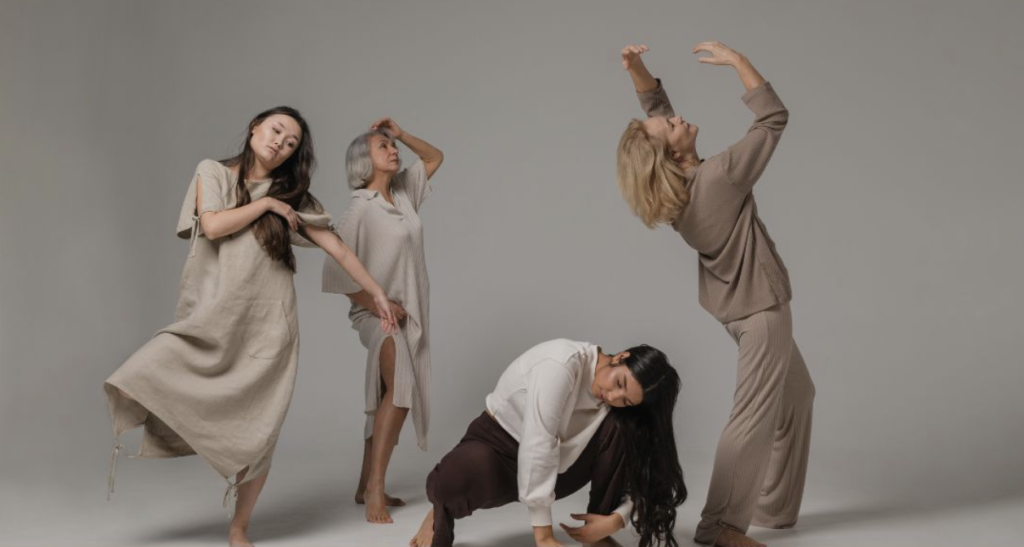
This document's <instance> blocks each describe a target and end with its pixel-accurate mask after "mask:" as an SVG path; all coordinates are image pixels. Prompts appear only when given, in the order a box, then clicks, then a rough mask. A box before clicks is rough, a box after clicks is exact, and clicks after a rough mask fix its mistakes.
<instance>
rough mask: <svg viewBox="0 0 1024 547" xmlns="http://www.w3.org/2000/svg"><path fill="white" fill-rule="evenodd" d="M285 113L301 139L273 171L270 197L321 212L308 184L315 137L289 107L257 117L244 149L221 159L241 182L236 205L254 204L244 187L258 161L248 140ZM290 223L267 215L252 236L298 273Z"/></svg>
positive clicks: (313, 165)
mask: <svg viewBox="0 0 1024 547" xmlns="http://www.w3.org/2000/svg"><path fill="white" fill-rule="evenodd" d="M275 114H283V115H285V116H288V117H290V118H292V119H293V120H295V122H296V123H298V124H299V128H300V129H302V138H301V139H299V148H298V149H297V150H296V151H295V152H293V153H292V155H291V156H289V157H288V159H287V160H286V161H285V162H284V163H282V164H281V165H279V166H278V167H277V169H274V170H273V171H271V172H270V178H271V180H272V181H273V182H271V184H270V189H269V190H267V196H269V197H272V198H274V199H277V200H280V201H283V202H285V203H287V204H288V205H289V206H291V208H292V209H295V210H296V211H298V210H300V209H302V208H303V207H306V208H312V209H313V210H315V211H317V212H320V211H323V207H322V206H321V205H320V202H319V201H317V199H316V198H315V197H313V195H312V194H310V193H309V182H310V179H312V177H313V170H314V169H316V154H315V153H314V152H313V134H312V133H310V132H309V124H307V123H306V119H305V118H303V117H302V114H299V111H298V110H295V109H294V108H292V107H290V106H278V107H275V108H271V109H269V110H264V111H263V112H260V113H259V114H257V115H256V117H255V118H253V119H252V121H250V122H249V128H248V129H247V130H246V132H245V141H244V142H243V143H242V150H241V151H240V152H239V153H238V154H237V155H236V156H234V157H231V158H228V159H225V160H221V163H223V164H224V165H226V166H228V167H237V168H238V183H237V184H236V186H235V206H236V207H241V206H243V205H247V204H248V203H249V202H251V201H252V198H251V196H249V190H248V188H246V187H245V181H246V179H247V178H249V173H251V172H252V170H253V166H254V165H255V162H256V154H255V152H253V151H252V146H251V145H250V144H249V141H250V140H251V139H252V131H253V130H254V129H256V126H258V125H259V124H261V123H263V120H266V119H267V118H269V117H270V116H273V115H275ZM288 230H289V228H288V222H287V221H286V220H285V219H284V218H282V217H281V216H279V215H276V214H274V213H270V212H267V213H264V214H263V215H262V216H260V217H259V218H257V219H256V220H255V221H253V223H252V231H253V235H255V236H256V241H259V243H260V245H261V246H262V247H263V249H264V250H266V251H267V254H268V255H270V258H272V259H274V260H280V261H281V262H283V263H284V265H285V266H286V267H287V268H288V269H289V270H291V271H293V272H294V271H295V253H293V252H292V244H291V235H290V234H289V233H288Z"/></svg>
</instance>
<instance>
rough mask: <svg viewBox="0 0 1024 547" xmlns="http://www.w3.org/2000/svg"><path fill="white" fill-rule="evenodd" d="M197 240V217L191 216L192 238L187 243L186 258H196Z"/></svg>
mask: <svg viewBox="0 0 1024 547" xmlns="http://www.w3.org/2000/svg"><path fill="white" fill-rule="evenodd" d="M197 239H199V216H198V215H192V237H191V238H190V239H189V242H188V257H189V258H192V257H194V256H196V240H197Z"/></svg>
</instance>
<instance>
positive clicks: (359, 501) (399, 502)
mask: <svg viewBox="0 0 1024 547" xmlns="http://www.w3.org/2000/svg"><path fill="white" fill-rule="evenodd" d="M384 501H385V505H387V506H388V507H402V506H404V505H405V500H403V499H402V498H393V497H391V496H389V495H388V494H387V492H385V493H384ZM365 503H366V496H365V491H364V490H360V491H359V492H356V505H363V504H365Z"/></svg>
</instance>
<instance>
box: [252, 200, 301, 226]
mask: <svg viewBox="0 0 1024 547" xmlns="http://www.w3.org/2000/svg"><path fill="white" fill-rule="evenodd" d="M260 201H263V202H264V204H265V206H266V208H267V212H269V213H274V214H275V215H278V216H280V217H281V218H283V219H284V220H285V222H287V223H288V227H290V228H291V229H292V231H293V232H297V231H299V224H302V219H300V218H299V214H298V213H296V212H295V209H292V206H291V205H288V204H287V203H285V202H283V201H281V200H279V199H274V198H272V197H269V196H268V197H262V198H260Z"/></svg>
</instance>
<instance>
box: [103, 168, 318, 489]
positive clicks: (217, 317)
mask: <svg viewBox="0 0 1024 547" xmlns="http://www.w3.org/2000/svg"><path fill="white" fill-rule="evenodd" d="M199 176H202V181H203V203H202V204H201V205H202V209H201V211H199V213H203V212H209V211H223V210H226V209H231V208H233V207H234V206H235V185H236V182H237V176H236V175H235V173H234V172H233V171H231V170H230V169H228V168H227V167H225V166H224V165H222V164H221V163H219V162H217V161H213V160H203V161H202V162H201V163H200V164H199V166H198V167H197V168H196V174H195V175H194V176H193V177H192V182H191V184H190V185H189V188H188V194H187V195H186V196H185V202H184V204H183V206H182V210H181V216H180V218H179V220H178V230H177V233H178V236H179V237H182V238H191V243H190V247H189V256H188V260H187V261H186V262H185V269H184V271H183V272H182V276H181V288H180V291H181V292H180V296H179V299H178V306H177V310H176V312H175V322H174V323H173V324H172V325H170V326H168V327H166V328H164V329H161V330H160V331H159V332H157V333H156V335H155V336H154V337H153V338H152V339H151V340H150V341H149V342H147V343H146V344H145V345H144V346H142V348H140V349H139V350H138V351H136V352H135V353H134V354H133V355H132V356H131V357H129V358H128V360H127V361H126V362H125V363H124V364H123V365H121V367H120V368H119V369H117V371H116V372H114V374H112V375H111V376H110V378H108V379H107V381H106V382H105V383H104V386H103V387H104V390H105V391H106V394H107V401H108V404H109V407H110V415H111V417H112V419H113V422H114V437H115V441H114V451H113V453H112V454H111V464H110V467H111V469H110V484H109V486H110V491H111V492H113V489H114V474H115V471H116V464H117V456H118V452H119V451H120V450H121V449H122V448H123V447H122V446H121V445H120V443H119V442H118V438H119V436H120V435H121V433H123V432H125V431H127V430H129V429H132V428H135V427H138V426H143V427H144V428H145V431H144V436H143V441H142V445H141V446H140V448H139V453H138V457H142V458H171V457H177V456H188V455H191V454H199V455H200V456H202V457H203V458H204V459H206V461H208V462H209V463H210V465H212V466H213V468H214V470H216V471H217V473H219V474H220V475H221V476H222V477H224V478H225V480H227V481H228V485H229V486H228V492H227V493H226V495H225V504H227V503H228V501H229V499H228V498H229V495H230V494H231V492H232V490H233V488H234V486H235V485H234V484H233V483H232V481H231V479H230V477H233V476H234V475H235V474H237V473H238V472H239V471H241V470H242V469H244V468H246V467H248V468H249V472H248V474H247V475H246V476H245V480H244V481H243V482H247V481H249V480H252V479H254V478H256V477H259V476H260V475H262V474H263V473H265V472H266V471H267V469H268V467H269V466H270V460H271V457H272V455H273V452H274V447H275V445H276V444H277V438H278V434H279V433H280V431H281V424H282V423H283V422H284V418H285V414H286V413H287V411H288V405H289V403H290V402H291V398H292V390H293V388H294V386H295V374H296V368H297V366H298V356H299V336H298V317H297V310H296V306H295V287H294V284H293V280H292V277H293V274H292V272H291V271H290V270H289V269H288V268H287V267H286V266H285V265H284V264H283V263H281V262H279V261H275V260H272V259H271V258H270V256H268V255H267V253H266V251H265V250H264V249H263V247H261V246H260V244H259V242H258V241H257V240H256V237H255V236H254V235H253V232H252V229H251V227H247V228H244V229H242V230H240V231H238V232H236V233H234V234H232V235H230V236H225V237H222V238H219V239H217V240H215V241H211V240H209V239H207V238H206V237H205V235H204V234H203V233H202V228H201V225H200V224H199V215H198V214H197V211H196V179H197V178H198V177H199ZM270 184H271V183H270V181H257V182H250V183H248V189H249V193H250V196H251V197H252V200H253V201H255V200H257V199H259V198H261V197H263V196H265V195H266V193H267V190H268V189H269V188H270ZM298 214H299V216H300V217H301V218H302V221H303V222H304V223H306V224H312V225H315V226H324V227H330V215H328V214H327V213H325V212H324V211H323V210H320V209H319V208H317V207H315V206H313V205H312V204H309V205H308V206H304V207H302V208H300V211H298ZM292 243H293V244H297V245H303V246H308V247H312V246H314V245H313V244H312V243H311V242H310V241H308V240H306V239H305V238H303V237H302V236H300V235H298V234H296V233H294V232H293V233H292ZM118 389H120V390H121V391H123V392H125V393H127V394H128V395H129V396H130V397H131V399H134V400H130V399H127V398H125V397H123V396H122V395H121V393H120V392H119V391H118Z"/></svg>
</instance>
